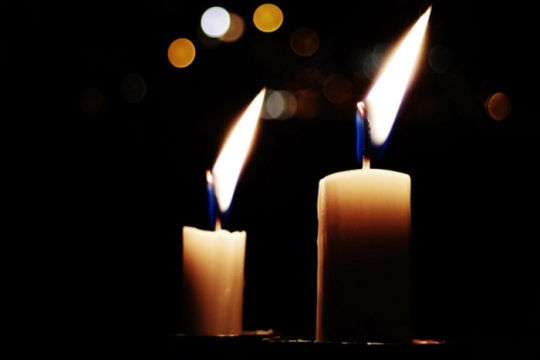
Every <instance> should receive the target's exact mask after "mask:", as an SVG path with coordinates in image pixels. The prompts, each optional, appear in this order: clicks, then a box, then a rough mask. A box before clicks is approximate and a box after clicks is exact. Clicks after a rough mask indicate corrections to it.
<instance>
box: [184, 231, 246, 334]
mask: <svg viewBox="0 0 540 360" xmlns="http://www.w3.org/2000/svg"><path fill="white" fill-rule="evenodd" d="M182 230H183V231H182V235H183V243H182V252H183V253H182V259H183V262H182V299H183V300H182V319H183V325H184V333H186V334H192V335H239V334H241V333H242V311H243V299H244V294H243V291H244V263H245V249H246V233H245V231H241V232H239V231H235V232H229V231H227V230H216V231H205V230H199V229H197V228H194V227H189V226H184V228H183V229H182Z"/></svg>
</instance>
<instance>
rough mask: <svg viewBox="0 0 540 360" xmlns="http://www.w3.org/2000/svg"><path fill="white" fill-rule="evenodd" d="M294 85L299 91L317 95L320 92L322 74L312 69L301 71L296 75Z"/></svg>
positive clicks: (322, 80)
mask: <svg viewBox="0 0 540 360" xmlns="http://www.w3.org/2000/svg"><path fill="white" fill-rule="evenodd" d="M296 84H297V85H298V87H299V88H300V89H304V90H308V89H309V90H311V91H314V92H316V93H317V94H319V93H321V92H322V88H323V84H324V74H323V72H322V71H321V70H319V69H316V68H313V67H310V68H305V69H302V70H300V71H299V72H298V73H297V74H296Z"/></svg>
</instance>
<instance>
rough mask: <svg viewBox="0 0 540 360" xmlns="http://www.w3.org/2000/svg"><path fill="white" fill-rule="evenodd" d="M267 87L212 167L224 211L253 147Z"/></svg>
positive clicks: (234, 130)
mask: <svg viewBox="0 0 540 360" xmlns="http://www.w3.org/2000/svg"><path fill="white" fill-rule="evenodd" d="M265 93H266V88H263V89H262V90H261V92H260V93H259V94H258V95H257V96H256V97H255V98H254V99H253V101H252V102H251V104H250V105H249V107H248V108H247V109H246V111H245V112H244V113H243V115H242V117H241V118H240V120H239V121H238V123H237V124H236V126H235V127H234V128H233V130H232V131H231V133H230V134H229V137H228V139H227V141H226V142H225V145H224V146H223V148H222V150H221V153H220V154H219V156H218V158H217V160H216V163H215V164H214V167H213V169H212V174H213V177H214V179H213V180H214V189H215V195H216V199H217V202H218V206H219V209H220V211H221V212H222V213H224V212H226V211H227V210H228V209H229V206H230V204H231V201H232V197H233V194H234V189H235V187H236V182H237V181H238V177H239V175H240V171H241V170H242V167H243V166H244V163H245V160H246V158H247V155H248V152H249V150H250V148H251V145H252V142H253V137H254V134H255V130H256V128H257V124H258V122H259V117H260V113H261V109H262V105H263V100H264V96H265Z"/></svg>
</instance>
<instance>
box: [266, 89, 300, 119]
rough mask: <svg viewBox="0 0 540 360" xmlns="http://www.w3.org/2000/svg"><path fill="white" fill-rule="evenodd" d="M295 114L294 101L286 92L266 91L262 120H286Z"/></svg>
mask: <svg viewBox="0 0 540 360" xmlns="http://www.w3.org/2000/svg"><path fill="white" fill-rule="evenodd" d="M295 112H296V99H295V97H294V96H293V95H292V94H291V93H290V92H288V91H286V90H268V91H267V94H266V100H265V104H264V107H263V109H262V112H261V117H262V118H263V119H270V120H272V119H274V120H286V119H289V118H291V117H292V116H293V115H294V114H295Z"/></svg>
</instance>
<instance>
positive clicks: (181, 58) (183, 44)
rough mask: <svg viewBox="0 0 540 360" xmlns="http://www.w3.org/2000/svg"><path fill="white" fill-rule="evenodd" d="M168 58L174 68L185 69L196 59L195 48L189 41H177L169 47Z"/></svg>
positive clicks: (183, 39)
mask: <svg viewBox="0 0 540 360" xmlns="http://www.w3.org/2000/svg"><path fill="white" fill-rule="evenodd" d="M167 56H168V58H169V62H170V63H171V64H172V65H173V66H174V67H177V68H185V67H186V66H189V65H190V64H191V63H192V62H193V60H194V59H195V46H194V45H193V43H192V42H191V40H189V39H186V38H180V39H176V40H174V41H173V42H172V43H171V45H169V50H168V52H167Z"/></svg>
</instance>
